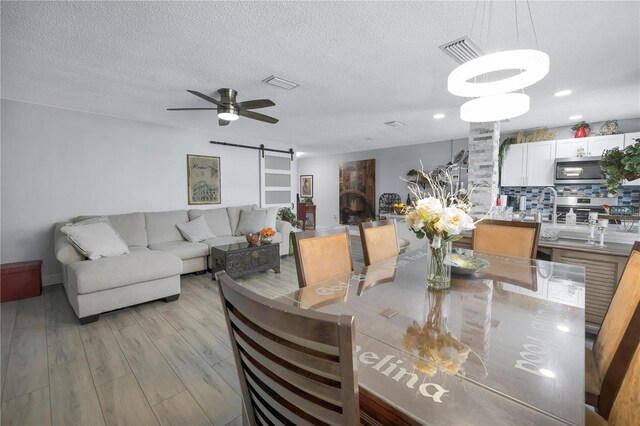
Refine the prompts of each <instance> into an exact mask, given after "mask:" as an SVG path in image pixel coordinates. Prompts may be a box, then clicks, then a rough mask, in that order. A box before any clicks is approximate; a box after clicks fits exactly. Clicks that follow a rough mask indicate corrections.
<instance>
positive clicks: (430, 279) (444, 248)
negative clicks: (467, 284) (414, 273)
mask: <svg viewBox="0 0 640 426" xmlns="http://www.w3.org/2000/svg"><path fill="white" fill-rule="evenodd" d="M434 246H436V247H434ZM450 256H451V241H448V242H439V243H438V242H436V243H435V244H434V242H432V243H431V244H430V245H429V271H428V274H427V287H429V288H431V289H434V290H444V289H447V288H449V287H451V264H449V262H448V259H449V257H450Z"/></svg>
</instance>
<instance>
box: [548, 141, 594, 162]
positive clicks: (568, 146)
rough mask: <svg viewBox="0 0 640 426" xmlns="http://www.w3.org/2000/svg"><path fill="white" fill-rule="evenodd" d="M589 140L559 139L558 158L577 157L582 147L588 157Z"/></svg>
mask: <svg viewBox="0 0 640 426" xmlns="http://www.w3.org/2000/svg"><path fill="white" fill-rule="evenodd" d="M588 140H589V138H578V139H558V140H557V141H556V158H569V157H577V156H578V148H580V147H582V148H583V149H584V152H585V155H586V153H587V144H588Z"/></svg>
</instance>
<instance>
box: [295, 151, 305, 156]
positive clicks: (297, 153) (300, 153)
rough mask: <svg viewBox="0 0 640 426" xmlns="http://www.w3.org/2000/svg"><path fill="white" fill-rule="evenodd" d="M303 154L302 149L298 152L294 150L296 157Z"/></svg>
mask: <svg viewBox="0 0 640 426" xmlns="http://www.w3.org/2000/svg"><path fill="white" fill-rule="evenodd" d="M304 154H306V153H305V152H302V151H298V152H296V157H302V156H303V155H304Z"/></svg>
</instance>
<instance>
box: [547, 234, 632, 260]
mask: <svg viewBox="0 0 640 426" xmlns="http://www.w3.org/2000/svg"><path fill="white" fill-rule="evenodd" d="M605 246H606V247H598V246H595V245H592V244H586V243H585V242H584V241H580V240H574V239H570V238H558V239H557V240H555V241H546V240H538V247H545V248H556V249H565V250H575V251H582V252H587V253H596V254H606V255H614V256H625V257H627V256H629V253H631V247H633V244H626V243H609V242H605Z"/></svg>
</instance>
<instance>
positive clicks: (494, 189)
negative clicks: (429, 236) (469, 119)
mask: <svg viewBox="0 0 640 426" xmlns="http://www.w3.org/2000/svg"><path fill="white" fill-rule="evenodd" d="M499 147H500V122H497V121H496V122H491V123H471V126H470V128H469V188H472V187H474V186H475V187H476V188H475V189H474V191H473V194H472V195H471V202H472V203H473V209H472V210H471V213H472V214H473V215H475V216H479V215H483V214H485V213H487V212H488V211H489V209H491V206H493V205H494V204H495V200H496V198H497V197H498V148H499Z"/></svg>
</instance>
